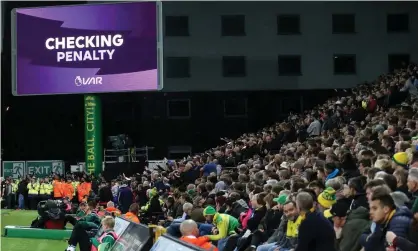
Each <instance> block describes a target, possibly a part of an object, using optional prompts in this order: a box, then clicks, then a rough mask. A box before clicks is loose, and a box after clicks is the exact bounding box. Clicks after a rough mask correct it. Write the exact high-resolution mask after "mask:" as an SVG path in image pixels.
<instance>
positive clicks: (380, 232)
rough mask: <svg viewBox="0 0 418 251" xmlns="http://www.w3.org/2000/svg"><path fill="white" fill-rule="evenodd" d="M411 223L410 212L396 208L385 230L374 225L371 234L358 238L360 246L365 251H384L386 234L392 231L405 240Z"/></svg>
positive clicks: (402, 208) (379, 225) (405, 208)
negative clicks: (374, 227)
mask: <svg viewBox="0 0 418 251" xmlns="http://www.w3.org/2000/svg"><path fill="white" fill-rule="evenodd" d="M411 222H412V212H411V211H410V210H409V209H408V208H407V207H400V208H397V209H396V212H395V214H394V215H393V217H392V219H391V220H390V221H389V224H388V225H387V228H386V229H384V227H385V225H384V224H376V229H375V230H374V232H373V233H372V234H370V231H368V232H365V233H363V234H362V235H361V236H360V244H361V245H362V246H363V247H364V250H365V251H386V246H387V243H386V232H388V231H392V232H394V233H395V234H396V236H399V237H404V238H407V237H408V229H409V226H410V224H411ZM368 236H369V237H368Z"/></svg>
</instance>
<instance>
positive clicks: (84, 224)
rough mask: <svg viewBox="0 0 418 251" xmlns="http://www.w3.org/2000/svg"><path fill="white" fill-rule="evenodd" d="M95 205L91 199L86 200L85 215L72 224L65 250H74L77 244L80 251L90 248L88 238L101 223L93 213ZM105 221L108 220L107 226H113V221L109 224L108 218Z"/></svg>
mask: <svg viewBox="0 0 418 251" xmlns="http://www.w3.org/2000/svg"><path fill="white" fill-rule="evenodd" d="M95 207H96V203H93V201H89V202H88V207H87V208H86V211H85V215H84V216H83V217H82V218H81V219H79V220H78V221H77V222H76V224H75V225H74V228H73V231H72V232H71V237H70V239H69V240H68V245H69V246H68V248H67V251H75V249H76V247H77V244H79V245H80V251H88V250H91V242H90V238H92V237H94V236H95V235H96V234H97V232H98V230H99V227H100V223H101V222H100V219H99V217H98V216H97V214H95V213H93V209H94V208H95ZM110 218H112V217H110ZM112 220H113V218H112ZM106 222H108V223H107V224H108V226H107V227H109V228H110V227H111V228H113V227H114V221H113V225H111V223H110V221H109V220H107V221H106Z"/></svg>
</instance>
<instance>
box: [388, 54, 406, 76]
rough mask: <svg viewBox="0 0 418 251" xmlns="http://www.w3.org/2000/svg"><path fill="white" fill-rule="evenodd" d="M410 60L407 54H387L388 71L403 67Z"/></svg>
mask: <svg viewBox="0 0 418 251" xmlns="http://www.w3.org/2000/svg"><path fill="white" fill-rule="evenodd" d="M409 62H410V56H409V54H389V55H388V68H389V72H393V71H394V70H397V69H401V68H405V67H407V66H408V64H409Z"/></svg>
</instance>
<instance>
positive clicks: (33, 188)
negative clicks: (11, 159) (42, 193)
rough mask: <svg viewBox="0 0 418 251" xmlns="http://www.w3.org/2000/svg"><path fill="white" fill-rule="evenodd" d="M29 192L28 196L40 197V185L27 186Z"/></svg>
mask: <svg viewBox="0 0 418 251" xmlns="http://www.w3.org/2000/svg"><path fill="white" fill-rule="evenodd" d="M27 188H28V190H29V192H28V194H32V195H38V194H39V183H37V182H36V183H29V184H28V186H27Z"/></svg>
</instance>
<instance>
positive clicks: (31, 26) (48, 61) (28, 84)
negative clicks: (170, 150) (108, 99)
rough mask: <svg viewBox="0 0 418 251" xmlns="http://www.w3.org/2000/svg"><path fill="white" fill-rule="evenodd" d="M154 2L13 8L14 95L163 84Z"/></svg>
mask: <svg viewBox="0 0 418 251" xmlns="http://www.w3.org/2000/svg"><path fill="white" fill-rule="evenodd" d="M160 17H161V6H160V5H159V3H157V2H131V3H109V4H93V5H74V6H60V7H42V8H23V9H14V10H13V13H12V26H13V27H12V46H13V48H12V69H13V94H14V95H48V94H72V93H101V92H128V91H151V90H154V91H155V90H159V89H161V88H162V78H160V77H159V75H160V74H159V73H160V71H162V67H160V65H161V64H162V60H161V58H162V39H161V37H162V36H161V34H160V33H161V27H160V26H161V22H160V21H159V20H160Z"/></svg>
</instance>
